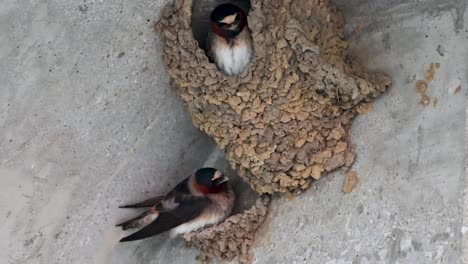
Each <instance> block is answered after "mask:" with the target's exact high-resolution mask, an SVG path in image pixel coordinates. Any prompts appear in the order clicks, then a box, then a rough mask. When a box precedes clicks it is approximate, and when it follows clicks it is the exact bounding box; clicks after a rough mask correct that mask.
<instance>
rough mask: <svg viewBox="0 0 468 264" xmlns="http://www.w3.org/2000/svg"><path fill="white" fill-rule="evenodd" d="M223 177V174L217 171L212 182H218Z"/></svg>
mask: <svg viewBox="0 0 468 264" xmlns="http://www.w3.org/2000/svg"><path fill="white" fill-rule="evenodd" d="M222 176H223V173H222V172H220V171H216V172H215V173H214V175H213V178H212V179H211V180H212V181H214V180H217V179H219V178H221V177H222Z"/></svg>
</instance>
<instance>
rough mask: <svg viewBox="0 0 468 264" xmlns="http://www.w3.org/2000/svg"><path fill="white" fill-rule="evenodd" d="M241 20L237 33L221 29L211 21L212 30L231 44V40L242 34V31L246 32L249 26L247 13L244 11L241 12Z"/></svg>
mask: <svg viewBox="0 0 468 264" xmlns="http://www.w3.org/2000/svg"><path fill="white" fill-rule="evenodd" d="M239 19H240V24H239V29H238V30H236V31H233V30H229V29H223V28H219V27H218V25H216V23H215V22H213V21H211V30H212V31H213V32H214V33H215V34H216V35H218V36H220V37H222V38H224V39H225V40H226V41H227V42H229V41H230V40H232V39H233V38H235V37H236V36H237V35H239V34H240V33H241V32H242V30H244V28H245V26H247V17H246V16H245V13H244V12H243V11H242V10H241V11H240V12H239Z"/></svg>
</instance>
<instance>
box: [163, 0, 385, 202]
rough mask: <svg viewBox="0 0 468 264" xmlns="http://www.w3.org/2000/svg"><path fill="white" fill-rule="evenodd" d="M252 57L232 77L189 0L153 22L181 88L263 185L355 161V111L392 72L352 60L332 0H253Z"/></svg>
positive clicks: (197, 114) (203, 122) (300, 185)
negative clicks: (195, 25)
mask: <svg viewBox="0 0 468 264" xmlns="http://www.w3.org/2000/svg"><path fill="white" fill-rule="evenodd" d="M251 6H252V9H251V10H250V13H249V16H248V21H249V26H250V28H251V30H252V35H253V39H254V47H255V58H254V61H253V63H251V65H250V66H249V67H248V68H247V69H246V70H245V71H244V73H243V74H242V75H241V76H225V75H223V74H222V73H221V72H220V71H218V70H217V68H216V66H215V65H214V64H212V63H210V62H209V61H208V58H207V57H206V55H205V53H204V51H203V50H202V49H200V48H199V47H198V45H197V42H196V40H195V39H194V38H193V35H192V30H191V24H190V23H191V20H190V19H191V7H192V1H191V0H177V1H175V3H174V4H173V5H172V4H170V5H168V6H167V7H166V8H165V10H164V11H163V14H162V18H161V20H160V21H159V22H158V23H157V25H156V29H157V31H158V32H160V34H161V36H162V40H163V42H164V43H165V49H164V58H165V63H166V66H167V69H168V71H169V74H170V76H171V79H172V82H173V85H174V87H175V89H176V92H177V94H178V95H179V96H180V97H181V98H182V99H183V100H184V101H185V102H186V104H187V108H188V110H189V112H190V115H191V117H192V120H193V123H194V124H195V126H197V127H198V128H200V129H201V130H203V131H205V132H206V133H207V134H208V135H210V136H211V137H213V138H214V139H215V140H216V142H217V143H218V145H219V146H220V147H221V148H223V149H224V151H225V153H226V155H227V158H228V160H229V161H230V163H231V165H232V166H233V167H234V168H235V169H236V170H237V171H238V173H239V174H240V176H242V177H243V178H244V179H245V180H246V181H247V182H249V183H250V185H251V186H252V188H254V189H255V190H256V191H258V192H259V193H274V192H293V193H299V192H300V190H302V189H306V188H307V187H308V186H309V185H310V183H311V182H312V181H313V180H316V179H319V178H320V177H321V176H322V175H323V174H324V173H326V172H329V171H332V170H334V169H337V168H340V167H345V168H346V167H349V166H351V165H352V163H353V161H354V157H355V154H354V153H353V151H352V148H351V144H350V142H349V141H348V131H349V129H350V126H351V122H352V120H353V118H354V117H355V116H356V114H357V109H358V107H360V105H361V104H365V103H369V102H371V101H372V100H373V99H374V98H376V97H377V96H379V95H380V94H382V93H383V92H384V91H385V90H386V89H387V88H388V87H389V86H390V80H389V78H388V77H386V75H384V74H380V73H371V72H367V71H365V70H364V69H363V68H362V67H360V66H359V65H357V64H356V63H355V62H353V63H350V62H347V61H346V60H345V57H346V47H347V43H346V42H345V41H344V40H343V27H344V20H343V16H342V14H341V13H340V12H339V11H338V10H337V9H336V8H334V7H333V6H331V5H330V4H329V2H328V1H327V0H307V1H306V0H264V1H260V0H252V1H251Z"/></svg>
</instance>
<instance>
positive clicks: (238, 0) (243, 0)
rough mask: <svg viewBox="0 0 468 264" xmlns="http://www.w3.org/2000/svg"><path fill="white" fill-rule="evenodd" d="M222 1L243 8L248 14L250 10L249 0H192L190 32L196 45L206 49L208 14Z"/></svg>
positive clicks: (208, 26) (208, 27)
mask: <svg viewBox="0 0 468 264" xmlns="http://www.w3.org/2000/svg"><path fill="white" fill-rule="evenodd" d="M224 3H232V4H235V5H237V6H239V7H240V8H242V9H243V10H244V12H245V13H246V14H247V15H248V14H249V11H250V1H249V0H232V1H226V0H194V1H193V4H192V32H193V37H194V38H195V40H197V42H198V46H199V47H200V48H201V49H203V50H205V51H206V47H205V46H206V38H207V34H208V30H209V29H210V14H211V11H213V9H214V8H215V7H217V6H218V5H220V4H224Z"/></svg>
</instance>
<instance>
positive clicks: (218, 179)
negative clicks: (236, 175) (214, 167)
mask: <svg viewBox="0 0 468 264" xmlns="http://www.w3.org/2000/svg"><path fill="white" fill-rule="evenodd" d="M211 180H212V181H213V182H214V183H215V184H216V185H220V184H222V183H225V182H227V181H228V180H229V178H228V177H227V176H224V174H223V173H222V172H220V171H217V172H215V174H214V176H213V179H211Z"/></svg>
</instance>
